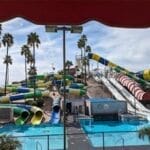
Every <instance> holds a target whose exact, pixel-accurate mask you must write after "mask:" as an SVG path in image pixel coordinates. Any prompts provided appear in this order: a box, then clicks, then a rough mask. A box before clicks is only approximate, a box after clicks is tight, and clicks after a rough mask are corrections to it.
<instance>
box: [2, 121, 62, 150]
mask: <svg viewBox="0 0 150 150" xmlns="http://www.w3.org/2000/svg"><path fill="white" fill-rule="evenodd" d="M1 134H7V135H12V136H16V137H17V136H19V137H18V139H19V140H20V141H21V143H22V150H34V149H35V150H47V149H48V147H49V149H50V150H62V149H63V145H64V140H63V138H64V137H63V125H61V124H59V125H55V126H54V125H51V124H42V125H38V126H31V125H24V126H16V125H5V126H4V127H1V128H0V135H1Z"/></svg>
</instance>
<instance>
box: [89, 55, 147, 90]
mask: <svg viewBox="0 0 150 150" xmlns="http://www.w3.org/2000/svg"><path fill="white" fill-rule="evenodd" d="M88 58H89V59H93V60H95V61H98V62H99V63H101V64H103V65H105V66H109V67H111V68H112V69H114V70H115V71H116V72H120V73H122V74H124V75H127V76H128V77H130V78H132V79H134V80H135V81H137V82H138V83H140V84H142V85H145V86H148V87H150V82H148V81H146V80H149V79H150V69H148V70H145V71H143V73H144V74H143V75H142V72H141V73H140V74H136V73H133V72H130V71H129V70H127V69H125V68H123V67H120V66H118V65H116V64H114V63H113V62H111V61H109V60H107V59H105V58H103V57H101V56H99V55H97V54H94V53H88ZM141 76H142V77H143V78H144V79H142V78H140V77H141Z"/></svg>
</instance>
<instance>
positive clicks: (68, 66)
mask: <svg viewBox="0 0 150 150" xmlns="http://www.w3.org/2000/svg"><path fill="white" fill-rule="evenodd" d="M72 65H73V63H72V61H70V60H67V61H66V63H65V66H66V67H67V68H68V74H69V70H70V67H71V66H72Z"/></svg>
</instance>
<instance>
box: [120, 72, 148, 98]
mask: <svg viewBox="0 0 150 150" xmlns="http://www.w3.org/2000/svg"><path fill="white" fill-rule="evenodd" d="M117 81H119V82H120V83H121V84H122V85H123V86H124V87H126V88H127V89H128V90H129V91H130V92H131V93H132V94H133V95H134V96H135V97H136V98H137V99H138V100H140V101H141V100H143V101H148V100H149V101H150V92H145V91H144V90H143V89H142V88H141V87H140V85H139V84H138V83H137V82H135V81H134V80H132V79H130V78H129V77H127V76H125V75H122V74H120V75H119V76H118V77H117Z"/></svg>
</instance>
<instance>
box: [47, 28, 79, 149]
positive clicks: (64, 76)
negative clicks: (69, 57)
mask: <svg viewBox="0 0 150 150" xmlns="http://www.w3.org/2000/svg"><path fill="white" fill-rule="evenodd" d="M45 29H46V32H57V31H58V30H60V31H62V32H63V72H64V75H63V83H64V85H63V91H64V92H63V97H64V102H63V116H64V117H63V118H64V120H63V123H64V150H66V86H65V82H66V69H65V62H66V31H70V32H71V33H81V32H82V26H54V25H46V26H45Z"/></svg>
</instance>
